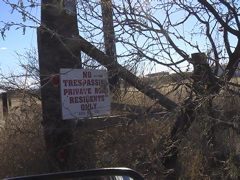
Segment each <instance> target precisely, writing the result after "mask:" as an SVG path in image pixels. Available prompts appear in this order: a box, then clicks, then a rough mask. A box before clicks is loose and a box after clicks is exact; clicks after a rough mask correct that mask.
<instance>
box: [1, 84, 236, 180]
mask: <svg viewBox="0 0 240 180" xmlns="http://www.w3.org/2000/svg"><path fill="white" fill-rule="evenodd" d="M170 88H171V86H168V90H169V91H170ZM128 90H130V89H128ZM186 92H187V90H186V89H185V88H184V87H182V91H181V90H179V89H178V90H177V91H175V92H174V93H173V94H170V95H169V96H171V97H172V98H174V96H173V95H174V94H175V98H176V99H177V98H178V99H179V101H181V100H180V99H184V97H186V95H187V93H186ZM182 96H184V97H182ZM26 98H27V97H26ZM17 100H19V97H18V98H16V99H13V102H14V105H13V106H15V105H19V107H18V108H17V109H12V110H11V111H10V114H9V117H8V118H7V119H6V125H5V128H4V129H2V130H1V131H0V169H1V173H0V178H5V177H12V176H22V175H29V174H39V173H44V172H47V171H48V170H47V168H46V167H47V163H46V154H45V151H44V139H43V129H42V126H41V123H40V122H41V107H40V105H39V103H36V102H34V101H33V100H32V99H24V100H25V102H27V103H22V102H23V101H22V100H23V99H22V98H20V101H17ZM239 101H240V98H239V97H236V96H232V95H231V96H230V95H229V94H228V93H224V92H223V93H222V94H221V95H220V96H219V97H217V98H215V100H214V111H213V113H214V114H213V116H211V117H209V116H207V115H206V114H205V113H204V112H205V110H204V109H205V108H206V107H204V104H203V105H202V107H199V108H201V113H199V114H198V116H197V118H196V120H195V121H194V122H193V124H192V126H191V127H190V129H189V130H188V133H187V134H184V135H182V140H181V143H180V147H179V156H178V161H177V163H176V168H175V172H174V171H173V170H168V169H166V168H164V167H163V166H162V163H161V158H162V156H163V154H164V153H165V151H166V150H167V149H168V148H169V144H170V143H169V142H170V138H169V135H170V130H171V128H172V126H173V123H174V121H175V118H174V115H171V114H170V115H167V116H166V117H165V118H160V117H159V115H158V114H156V115H151V116H148V115H145V116H144V117H145V119H146V120H145V122H144V123H136V122H133V123H131V124H130V125H129V126H127V125H121V126H115V127H109V128H105V129H101V130H100V129H98V130H96V129H89V128H88V129H87V128H81V129H79V130H76V131H75V132H74V138H75V144H76V148H77V151H76V152H77V157H78V162H77V164H74V165H73V169H89V168H98V167H123V166H124V167H129V168H133V169H135V170H137V171H139V172H140V173H141V174H142V175H144V177H145V178H146V179H149V180H154V179H156V180H157V179H174V178H175V179H238V177H239V175H240V171H239V169H240V163H239V160H240V143H239V140H240V135H239V132H238V131H237V130H236V129H238V128H232V127H237V126H239V122H240V121H239V119H240V118H239V117H240V112H239V111H238V109H239V108H240V103H239ZM121 102H124V103H128V104H130V103H132V104H134V105H141V106H144V107H145V106H150V105H152V104H154V102H153V101H152V100H149V99H148V98H147V97H145V96H144V95H142V94H141V93H138V92H136V91H130V92H128V93H127V94H126V95H125V96H123V97H121ZM21 105H22V106H21ZM129 120H130V119H129ZM222 121H223V122H224V123H221V122H222ZM228 125H233V126H228ZM174 174H178V176H179V177H177V178H176V177H174Z"/></svg>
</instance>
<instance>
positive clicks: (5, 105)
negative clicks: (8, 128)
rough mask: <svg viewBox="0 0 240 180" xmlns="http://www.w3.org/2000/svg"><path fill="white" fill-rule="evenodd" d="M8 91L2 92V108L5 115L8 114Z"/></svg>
mask: <svg viewBox="0 0 240 180" xmlns="http://www.w3.org/2000/svg"><path fill="white" fill-rule="evenodd" d="M7 99H8V98H7V93H6V92H4V93H2V109H3V117H7V116H8V103H7Z"/></svg>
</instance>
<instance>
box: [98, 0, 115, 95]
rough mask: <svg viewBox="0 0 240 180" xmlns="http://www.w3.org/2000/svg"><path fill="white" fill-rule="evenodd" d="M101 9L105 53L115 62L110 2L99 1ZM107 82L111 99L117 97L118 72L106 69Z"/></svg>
mask: <svg viewBox="0 0 240 180" xmlns="http://www.w3.org/2000/svg"><path fill="white" fill-rule="evenodd" d="M101 7H102V21H103V34H104V44H105V53H106V54H107V55H108V56H109V57H110V58H111V59H112V61H115V62H116V61H117V56H116V55H117V53H116V45H115V33H114V26H113V10H112V2H111V0H101ZM108 76H109V78H108V81H109V85H110V90H111V92H112V93H113V96H114V97H113V98H116V96H118V95H119V92H120V91H119V90H120V80H119V76H118V71H117V70H116V69H112V68H111V67H109V68H108Z"/></svg>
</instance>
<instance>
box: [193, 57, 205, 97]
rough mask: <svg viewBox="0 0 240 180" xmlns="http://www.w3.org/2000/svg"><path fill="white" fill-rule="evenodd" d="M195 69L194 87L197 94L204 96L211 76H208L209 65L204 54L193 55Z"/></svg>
mask: <svg viewBox="0 0 240 180" xmlns="http://www.w3.org/2000/svg"><path fill="white" fill-rule="evenodd" d="M191 63H192V64H193V67H194V72H193V79H194V83H193V87H194V90H195V92H197V93H198V94H199V95H203V94H204V93H206V89H207V84H208V83H209V76H208V70H209V69H208V67H209V66H208V63H207V59H206V55H205V54H204V53H193V54H192V61H191Z"/></svg>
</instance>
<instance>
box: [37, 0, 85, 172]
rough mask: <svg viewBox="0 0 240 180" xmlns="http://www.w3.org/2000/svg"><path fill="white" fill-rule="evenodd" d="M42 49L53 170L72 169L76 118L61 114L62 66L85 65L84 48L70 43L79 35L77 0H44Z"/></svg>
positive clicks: (46, 129)
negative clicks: (82, 59) (69, 39)
mask: <svg viewBox="0 0 240 180" xmlns="http://www.w3.org/2000/svg"><path fill="white" fill-rule="evenodd" d="M41 3H42V4H41V26H40V27H39V28H38V53H39V69H40V80H41V96H42V113H43V122H42V125H43V128H44V138H45V144H46V151H47V153H48V157H49V159H48V160H49V161H48V162H49V170H50V172H56V171H66V170H70V169H71V166H72V165H74V164H75V162H76V158H74V157H73V151H74V150H73V149H74V148H73V132H72V122H71V121H63V120H62V118H61V108H62V105H61V99H60V87H59V85H58V82H57V79H58V77H59V70H60V68H81V58H80V50H79V49H77V48H75V47H74V46H72V45H71V43H69V41H68V38H72V37H75V36H76V37H77V36H78V35H79V33H78V27H77V16H76V4H75V0H42V1H41Z"/></svg>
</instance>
